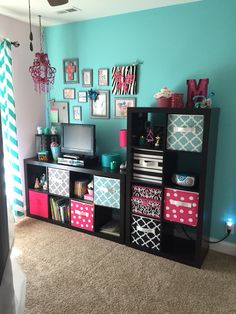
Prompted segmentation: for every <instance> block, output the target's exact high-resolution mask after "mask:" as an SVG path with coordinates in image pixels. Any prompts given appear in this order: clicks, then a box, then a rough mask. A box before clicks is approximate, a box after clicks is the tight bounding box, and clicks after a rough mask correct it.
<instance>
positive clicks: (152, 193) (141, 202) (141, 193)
mask: <svg viewBox="0 0 236 314" xmlns="http://www.w3.org/2000/svg"><path fill="white" fill-rule="evenodd" d="M161 199H162V190H161V189H158V188H153V187H148V186H140V185H132V197H131V209H132V212H133V213H135V214H139V215H144V216H149V217H153V218H160V215H161Z"/></svg>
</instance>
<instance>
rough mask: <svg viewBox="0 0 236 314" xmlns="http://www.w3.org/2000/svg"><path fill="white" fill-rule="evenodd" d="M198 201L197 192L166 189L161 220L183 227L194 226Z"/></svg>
mask: <svg viewBox="0 0 236 314" xmlns="http://www.w3.org/2000/svg"><path fill="white" fill-rule="evenodd" d="M198 201H199V194H198V193H197V192H189V191H183V190H177V189H171V188H166V189H165V191H164V213H163V218H164V219H165V220H169V221H174V222H179V223H181V224H185V225H190V226H196V225H197V221H198Z"/></svg>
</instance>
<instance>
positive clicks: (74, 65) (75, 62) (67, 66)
mask: <svg viewBox="0 0 236 314" xmlns="http://www.w3.org/2000/svg"><path fill="white" fill-rule="evenodd" d="M63 75H64V83H65V84H69V83H72V84H74V83H79V59H65V60H63Z"/></svg>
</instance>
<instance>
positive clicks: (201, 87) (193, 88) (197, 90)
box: [186, 78, 209, 108]
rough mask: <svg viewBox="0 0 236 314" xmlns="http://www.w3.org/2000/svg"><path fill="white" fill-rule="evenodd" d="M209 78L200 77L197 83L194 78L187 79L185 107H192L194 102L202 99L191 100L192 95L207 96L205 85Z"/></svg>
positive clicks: (206, 85)
mask: <svg viewBox="0 0 236 314" xmlns="http://www.w3.org/2000/svg"><path fill="white" fill-rule="evenodd" d="M208 83H209V79H208V78H206V79H200V80H199V82H198V84H197V82H196V80H187V85H188V96H187V104H186V108H193V105H194V103H195V102H197V101H199V100H202V99H200V98H199V100H198V99H195V101H193V97H194V96H198V95H201V96H205V97H206V98H207V87H208Z"/></svg>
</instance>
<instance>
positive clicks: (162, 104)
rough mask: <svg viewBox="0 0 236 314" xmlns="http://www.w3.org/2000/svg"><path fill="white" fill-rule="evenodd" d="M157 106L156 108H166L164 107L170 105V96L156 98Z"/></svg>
mask: <svg viewBox="0 0 236 314" xmlns="http://www.w3.org/2000/svg"><path fill="white" fill-rule="evenodd" d="M157 107H158V108H166V107H171V97H170V98H166V97H161V98H159V99H158V100H157Z"/></svg>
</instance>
